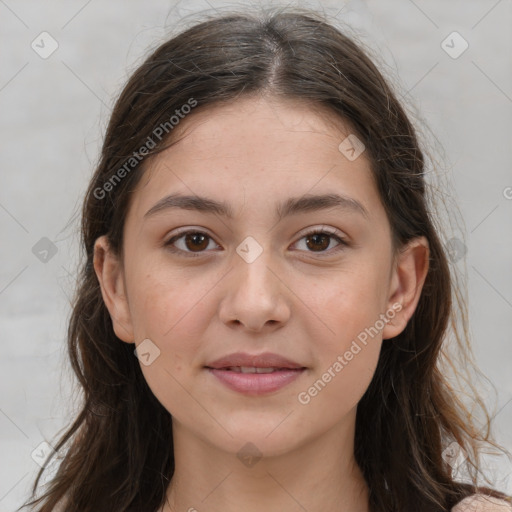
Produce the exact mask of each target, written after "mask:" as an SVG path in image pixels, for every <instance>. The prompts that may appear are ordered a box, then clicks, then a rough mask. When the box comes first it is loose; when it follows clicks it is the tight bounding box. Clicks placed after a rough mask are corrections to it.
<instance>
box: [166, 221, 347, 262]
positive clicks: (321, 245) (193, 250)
mask: <svg viewBox="0 0 512 512" xmlns="http://www.w3.org/2000/svg"><path fill="white" fill-rule="evenodd" d="M302 240H306V243H305V247H306V249H304V250H305V251H306V252H313V253H326V252H328V253H329V254H328V255H330V254H332V253H337V252H338V251H341V250H343V249H344V248H345V247H346V246H348V243H347V242H346V241H345V240H344V239H343V238H342V237H340V236H338V235H336V231H334V232H332V231H329V230H327V229H326V228H324V227H323V228H317V229H315V230H312V231H309V232H308V233H306V234H305V235H303V236H302V237H301V238H300V239H299V242H300V241H302ZM332 240H335V241H336V242H337V243H338V245H336V246H334V248H331V249H329V246H330V245H331V242H332ZM210 242H213V239H212V237H211V236H210V235H208V234H207V233H204V232H203V231H197V230H188V231H183V232H181V233H179V234H177V235H175V236H173V237H172V238H170V239H169V240H168V241H167V242H165V244H164V245H165V247H167V248H168V249H169V250H170V251H171V252H173V253H181V254H183V255H186V256H187V257H188V256H191V257H196V256H200V255H201V253H203V252H205V251H206V249H208V247H209V246H210ZM299 242H296V244H297V243H299ZM179 245H181V247H179ZM215 245H217V244H215ZM217 246H218V245H217ZM210 248H211V247H210ZM327 249H329V250H327Z"/></svg>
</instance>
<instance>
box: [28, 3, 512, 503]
mask: <svg viewBox="0 0 512 512" xmlns="http://www.w3.org/2000/svg"><path fill="white" fill-rule="evenodd" d="M430 211H431V209H430V208H429V203H428V186H427V184H426V182H425V163H424V156H423V154H422V151H421V150H420V147H419V143H418V140H417V137H416V135H415V131H414V129H413V126H412V124H411V123H410V121H409V120H408V118H407V116H406V114H405V113H404V110H403V109H402V107H401V105H400V103H399V102H398V101H397V99H396V97H395V95H394V94H393V92H392V90H391V89H390V87H389V86H388V84H387V83H386V81H385V80H384V78H383V77H382V76H381V74H380V73H379V71H378V70H377V68H376V66H375V65H374V64H373V63H372V62H371V60H370V59H369V58H368V57H367V56H366V55H365V53H364V52H363V51H362V49H361V48H360V47H359V46H358V45H356V44H355V42H354V41H353V40H352V39H350V38H348V37H347V36H346V35H344V34H343V33H341V32H340V31H339V30H338V29H336V28H335V27H333V26H331V25H330V24H329V23H328V22H327V21H326V20H324V19H322V18H321V17H320V16H319V15H317V14H315V13H313V12H304V11H295V10H294V11H292V10H280V11H274V12H269V13H267V14H265V15H260V16H256V15H249V14H233V15H225V16H218V17H216V18H212V19H210V20H208V21H205V22H203V23H200V24H197V25H195V26H193V27H192V28H189V29H187V30H185V31H184V32H182V33H181V34H179V35H177V36H175V37H173V38H172V39H170V40H169V41H167V42H165V43H164V44H162V45H161V46H160V47H159V48H158V49H157V50H156V51H155V52H154V53H153V54H152V55H151V56H150V57H149V58H148V59H147V60H146V61H145V62H144V63H143V64H142V65H141V66H140V68H139V69H137V71H136V72H135V73H134V74H133V76H132V77H131V78H130V80H129V82H128V84H127V85H126V87H125V88H124V90H123V92H122V93H121V95H120V98H119V99H118V101H117V104H116V106H115V108H114V111H113V113H112V117H111V120H110V123H109V126H108V130H107V133H106V136H105V141H104V145H103V149H102V154H101V160H100V162H99V165H98V168H97V170H96V172H95V174H94V176H93V178H92V180H91V183H90V187H89V190H88V192H87V195H86V198H85V203H84V209H83V224H82V234H83V248H84V250H85V252H86V259H85V261H84V265H83V268H82V270H81V274H80V283H79V288H78V290H77V296H76V301H75V303H74V309H73V314H72V317H71V321H70V325H69V354H70V358H71V363H72V365H73V369H74V371H75V372H76V374H77V377H78V379H79V382H80V385H81V388H82V389H83V399H84V402H83V407H82V409H81V411H80V414H79V415H78V417H77V418H76V419H75V421H74V422H73V424H72V425H71V426H70V427H69V429H68V430H67V431H66V432H65V434H64V435H63V436H62V438H61V439H60V440H59V442H58V443H56V445H55V449H56V450H57V452H58V453H59V454H62V461H61V463H60V466H59V468H58V471H57V473H56V475H55V477H54V478H53V479H52V480H51V482H50V484H49V487H48V489H47V490H46V492H45V494H44V495H42V496H40V497H39V498H38V499H33V500H32V501H31V502H30V503H29V505H34V506H36V507H37V508H36V509H35V510H37V511H39V512H50V511H57V510H65V511H66V512H88V511H91V512H92V511H94V512H98V511H116V512H121V511H137V512H142V511H144V512H151V511H154V512H157V511H158V512H174V511H189V512H192V511H198V512H202V511H209V512H214V511H222V512H229V511H234V510H237V511H239V510H243V511H244V512H253V511H261V510H265V511H311V512H312V511H320V510H325V511H332V512H335V511H336V512H370V511H371V512H410V511H415V512H442V511H443V512H444V511H449V510H453V511H456V512H464V511H468V510H478V511H487V512H489V511H493V510H496V511H505V510H512V507H511V506H510V500H509V499H508V498H507V497H506V496H505V495H503V494H501V493H499V492H498V491H494V490H492V489H490V488H488V487H480V486H479V482H478V471H479V469H480V466H479V457H478V455H479V448H480V444H481V443H482V442H485V441H487V437H486V436H485V435H484V434H482V433H481V432H480V431H479V430H478V428H477V426H476V425H475V424H473V420H472V418H471V416H470V415H469V414H468V413H466V411H465V409H464V407H463V406H462V403H461V402H460V401H459V399H458V398H457V396H456V394H455V392H454V391H453V390H452V388H451V386H450V385H449V383H448V380H447V377H446V376H445V375H444V373H443V372H442V371H441V366H440V365H441V348H442V347H443V343H444V342H445V341H446V340H447V337H448V333H450V332H451V328H450V325H452V327H453V329H455V328H456V327H457V322H455V321H453V320H454V318H455V315H456V314H457V307H460V306H463V304H462V305H461V304H459V302H458V301H457V300H456V299H457V298H458V297H459V295H458V294H456V293H455V292H456V289H455V287H454V282H453V280H452V277H451V275H450V269H449V266H448V263H447V257H446V254H445V251H444V249H443V246H442V244H441V241H440V234H439V233H438V232H437V231H436V229H435V228H434V225H436V219H435V218H433V217H432V214H431V213H430ZM462 311H463V308H462ZM455 334H456V336H455V338H456V339H457V340H459V343H460V347H461V349H462V350H466V351H468V350H469V346H467V345H466V344H465V343H464V340H465V338H464V336H463V335H462V334H460V333H458V332H457V331H456V330H455ZM466 341H467V340H466ZM468 354H469V352H468V353H467V354H465V355H468ZM461 468H466V469H467V471H468V474H469V475H471V479H469V480H468V481H466V483H462V482H461V481H459V480H457V479H456V478H455V470H456V469H458V470H460V469H461ZM40 476H41V474H39V476H38V479H37V480H36V482H35V484H34V492H35V491H36V488H37V484H38V481H39V477H40ZM33 498H35V493H34V496H33Z"/></svg>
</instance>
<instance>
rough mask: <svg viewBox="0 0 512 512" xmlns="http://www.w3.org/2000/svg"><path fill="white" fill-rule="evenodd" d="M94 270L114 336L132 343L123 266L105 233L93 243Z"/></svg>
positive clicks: (132, 337) (132, 336)
mask: <svg viewBox="0 0 512 512" xmlns="http://www.w3.org/2000/svg"><path fill="white" fill-rule="evenodd" d="M94 271H95V272H96V276H97V278H98V281H99V283H100V288H101V294H102V296H103V301H104V302H105V305H106V307H107V309H108V311H109V313H110V318H111V319H112V326H113V328H114V332H115V334H116V336H117V337H118V338H119V339H121V340H122V341H125V342H127V343H134V335H133V328H132V324H131V317H130V309H129V307H128V301H127V298H126V293H125V283H124V273H123V266H122V264H121V261H120V259H119V257H118V255H117V254H115V253H114V252H113V251H112V249H111V248H110V244H109V242H108V238H107V237H106V236H105V235H104V236H101V237H99V238H98V239H97V240H96V242H95V244H94Z"/></svg>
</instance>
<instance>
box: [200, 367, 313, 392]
mask: <svg viewBox="0 0 512 512" xmlns="http://www.w3.org/2000/svg"><path fill="white" fill-rule="evenodd" d="M304 370H305V368H300V369H298V370H278V371H276V372H272V373H241V372H234V371H231V370H220V369H216V368H208V371H209V372H210V373H212V374H213V375H215V377H217V379H219V380H220V381H221V382H222V383H223V384H225V385H226V386H227V387H228V388H230V389H233V390H234V391H238V392H239V393H245V394H246V395H263V394H265V393H271V392H272V391H277V390H279V389H281V388H283V387H284V386H286V385H287V384H290V382H292V381H294V380H295V379H297V378H298V377H299V376H300V375H302V373H303V372H304Z"/></svg>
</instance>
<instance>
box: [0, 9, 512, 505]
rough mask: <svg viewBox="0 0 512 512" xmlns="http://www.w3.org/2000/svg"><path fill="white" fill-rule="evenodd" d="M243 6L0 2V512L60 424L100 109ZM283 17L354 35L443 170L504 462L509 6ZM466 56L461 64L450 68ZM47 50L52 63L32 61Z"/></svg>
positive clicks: (508, 388) (511, 175)
mask: <svg viewBox="0 0 512 512" xmlns="http://www.w3.org/2000/svg"><path fill="white" fill-rule="evenodd" d="M286 3H288V2H272V5H277V4H282V5H284V4H286ZM252 4H253V5H254V4H257V2H253V3H252ZM247 5H249V4H248V3H247V2H237V3H227V2H215V1H214V0H210V2H209V3H207V2H205V1H197V2H196V1H194V2H192V1H191V2H187V1H186V0H182V1H181V2H177V1H176V0H174V1H164V0H151V1H144V2H142V1H139V2H136V1H134V0H130V1H126V0H124V1H121V0H111V1H109V2H100V1H99V0H90V1H68V2H57V1H47V2H37V1H35V0H33V1H28V0H27V1H15V0H0V37H1V45H2V46H1V48H2V51H1V52H0V126H1V139H0V140H1V159H0V176H1V187H0V227H1V233H2V243H1V245H0V247H1V252H0V263H1V265H0V328H1V333H2V345H1V346H2V352H1V353H2V357H1V358H0V383H1V390H2V394H1V396H0V453H1V466H0V511H8V510H9V511H10V510H14V509H15V508H16V507H18V506H19V505H21V503H22V501H23V499H24V498H25V497H26V496H27V492H28V488H29V484H31V482H32V479H33V477H34V475H35V473H36V470H37V469H38V466H37V464H36V462H35V461H34V460H33V458H32V457H31V454H32V453H33V452H34V450H35V452H34V453H36V454H37V453H39V452H41V448H40V443H41V442H43V441H47V442H50V443H51V442H52V441H53V440H54V436H55V435H56V433H57V431H58V429H60V428H61V427H63V426H64V425H65V424H66V421H67V420H68V419H69V418H70V417H71V416H72V412H73V411H72V407H73V394H72V387H71V385H70V376H69V374H70V371H69V367H68V363H67V359H66V354H65V336H66V327H67V319H68V314H69V300H70V297H71V296H72V292H73V284H74V271H75V268H76V261H77V255H78V238H77V236H76V229H77V226H78V223H77V219H76V215H75V214H76V212H77V211H78V208H79V206H80V204H81V200H82V197H83V193H84V191H85V187H86V185H87V182H88V179H89V178H90V176H91V174H92V172H93V168H94V165H95V163H96V161H97V157H98V152H99V148H100V144H101V138H102V135H103V133H104V129H105V125H106V123H107V121H108V116H109V113H110V109H111V106H112V104H113V101H114V100H115V98H116V96H117V94H118V93H119V92H120V89H121V87H122V85H123V84H124V82H125V80H126V78H127V77H128V75H129V73H130V72H131V71H133V70H134V69H135V66H136V65H137V64H138V63H140V62H141V60H142V59H143V58H144V56H145V55H146V54H147V51H148V50H149V49H150V48H151V47H154V46H155V44H157V43H159V42H161V41H163V40H164V39H165V37H166V34H169V31H170V30H171V29H172V30H175V29H176V26H177V25H176V24H178V26H179V23H180V20H182V19H183V17H184V16H187V15H189V14H191V13H193V12H197V11H202V10H205V9H210V10H211V9H212V8H213V9H220V10H222V9H223V8H225V7H226V6H228V7H243V6H247ZM260 5H264V4H260ZM293 5H299V6H304V7H314V8H319V9H320V10H322V11H323V12H325V13H326V14H328V15H330V16H331V17H332V19H333V20H334V21H336V20H340V21H342V22H344V23H347V24H349V25H350V26H351V27H353V30H354V31H355V32H356V33H357V34H359V36H360V39H361V40H362V41H363V42H364V43H365V44H366V45H368V46H369V47H371V48H373V49H374V50H375V51H376V52H378V54H379V55H380V57H381V59H382V63H380V64H379V66H381V68H382V64H384V67H387V69H388V71H389V72H390V74H393V75H394V79H397V77H398V80H399V82H398V83H397V87H399V88H400V91H401V94H403V96H404V100H406V101H407V104H408V107H407V108H411V109H413V110H416V111H417V115H418V116H419V117H421V118H422V120H423V122H424V123H426V124H427V125H428V127H429V128H430V129H431V131H432V132H433V133H434V134H435V136H436V137H437V139H438V141H439V142H440V144H441V145H442V148H444V151H445V155H444V157H443V158H444V160H443V164H444V167H442V168H438V169H437V170H436V172H437V173H439V174H440V175H442V176H443V177H444V178H447V179H448V180H451V181H452V182H453V185H454V190H453V191H451V192H453V198H454V201H455V202H456V203H457V204H458V206H459V208H460V211H461V213H462V217H463V220H464V226H463V233H462V234H461V235H460V236H458V237H457V238H458V240H461V239H464V242H462V241H461V242H460V243H459V242H457V241H456V242H453V241H452V242H451V243H452V244H455V245H453V247H455V253H454V254H455V256H454V259H453V261H452V268H453V269H454V270H455V271H456V272H460V273H464V272H467V279H468V290H469V314H470V327H471V334H472V337H473V343H474V351H475V355H476V360H477V362H478V364H479V366H480V368H481V369H482V371H483V372H484V373H485V374H486V375H487V376H488V377H489V378H490V380H491V381H492V383H493V384H494V385H495V386H496V389H497V392H498V395H497V397H494V396H493V395H492V394H489V393H488V391H485V396H486V399H487V400H488V403H489V405H490V406H491V409H492V411H494V413H495V416H496V424H495V435H496V438H497V440H498V441H499V442H500V443H502V444H503V445H504V446H505V447H506V448H507V449H509V450H510V449H512V429H511V428H510V427H511V424H512V375H511V371H510V367H511V362H512V339H511V335H510V332H511V330H512V153H511V145H512V136H511V134H512V59H511V58H510V56H511V55H512V31H511V27H512V2H511V1H510V0H499V1H495V0H492V1H490V0H489V1H488V0H465V1H462V0H461V1H455V0H450V1H446V0H431V1H428V2H427V1H425V0H423V1H422V0H416V1H414V2H413V1H412V0H411V1H410V0H386V1H382V0H381V1H380V2H379V1H377V0H366V1H364V0H354V1H349V2H341V1H323V2H314V1H311V2H294V3H293ZM454 31H456V32H458V33H459V34H460V36H462V38H463V39H460V38H459V36H457V35H453V34H452V33H453V32H454ZM42 32H47V33H48V34H50V36H47V35H42V36H41V35H40V34H41V33H42ZM50 37H51V39H50ZM447 37H448V39H447ZM41 39H43V40H44V42H43V43H41ZM53 40H54V41H56V43H53ZM443 41H445V43H443ZM464 41H466V42H467V45H468V48H467V49H466V50H465V51H464V52H463V53H462V54H461V55H457V53H459V52H460V51H461V50H462V49H463V48H464V46H465V44H466V43H464ZM33 42H34V43H33ZM52 44H58V48H57V49H56V50H55V51H54V52H53V53H52V54H51V55H49V56H46V55H44V52H49V51H50V50H51V49H52V47H51V45H52ZM31 45H33V46H35V48H37V49H38V52H39V53H37V52H36V51H35V50H34V49H33V46H31ZM36 45H39V46H36ZM445 50H447V51H448V53H447V51H445ZM450 52H451V55H450V54H449V53H450ZM41 54H43V56H44V57H47V58H42V56H41ZM454 57H456V58H454ZM384 71H385V70H384ZM449 192H450V191H449ZM70 222H71V224H70ZM42 238H47V239H48V240H50V241H51V242H52V244H53V245H50V246H51V247H55V248H56V250H57V252H56V254H54V255H52V253H51V252H50V253H49V254H48V257H49V259H48V261H46V262H44V261H41V259H40V258H38V257H36V254H34V252H33V248H34V246H36V249H37V248H38V247H39V248H41V247H43V248H44V247H45V245H44V244H48V241H43V242H40V240H41V239H42ZM445 241H447V240H445ZM36 244H42V245H36ZM461 244H464V245H461ZM36 249H34V251H35V252H37V250H36ZM465 251H466V252H465ZM464 252H465V256H464V257H463V258H462V257H459V256H462V254H463V253H464ZM40 257H43V256H41V253H40ZM43 259H44V258H43ZM492 411H491V412H492ZM38 447H39V448H38ZM37 450H39V452H38V451H37ZM43 451H44V450H43ZM41 453H42V452H41ZM488 467H489V471H490V472H491V473H493V474H494V476H495V478H496V484H497V485H498V486H499V487H500V488H501V489H502V490H508V492H512V478H511V468H510V464H509V463H508V465H507V464H506V463H505V462H503V461H502V462H499V463H494V462H492V461H491V460H490V459H489V461H488Z"/></svg>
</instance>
